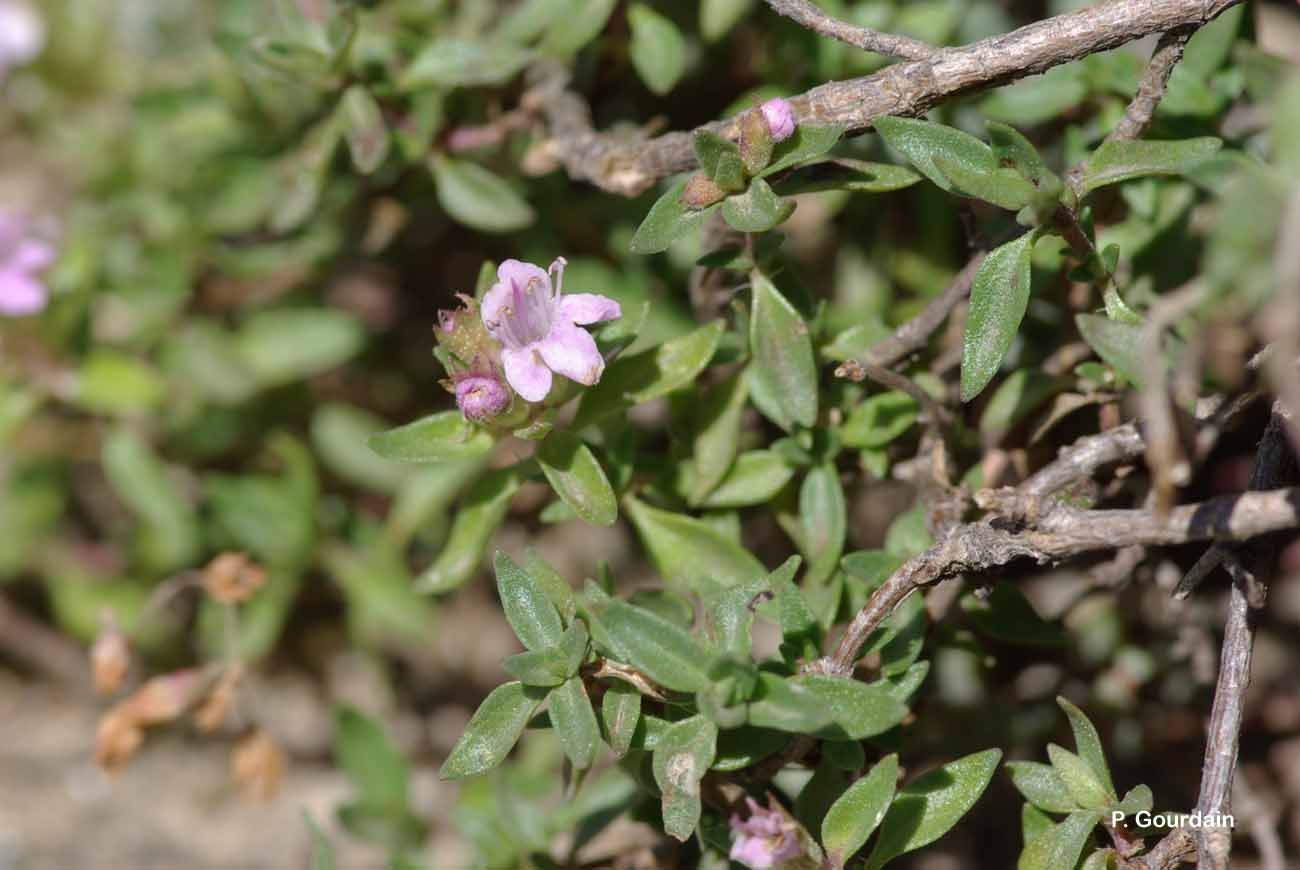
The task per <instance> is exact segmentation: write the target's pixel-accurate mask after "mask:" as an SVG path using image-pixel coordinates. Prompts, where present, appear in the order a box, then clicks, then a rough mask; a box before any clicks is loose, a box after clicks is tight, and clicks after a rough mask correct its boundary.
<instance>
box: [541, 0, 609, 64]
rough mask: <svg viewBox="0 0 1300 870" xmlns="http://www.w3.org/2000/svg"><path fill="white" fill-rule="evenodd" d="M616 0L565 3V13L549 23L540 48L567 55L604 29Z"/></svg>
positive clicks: (551, 53) (562, 55) (557, 54)
mask: <svg viewBox="0 0 1300 870" xmlns="http://www.w3.org/2000/svg"><path fill="white" fill-rule="evenodd" d="M616 3H617V0H583V2H581V3H573V4H568V6H569V8H568V10H567V12H568V14H566V15H562V16H561V17H560V18H559V20H558V21H556V22H555V23H554V24H553V25H551V28H550V30H548V31H547V33H546V36H545V38H544V39H543V40H542V45H541V49H542V51H543V52H545V53H547V54H550V55H556V56H559V57H569V56H570V55H572V54H574V53H576V52H577V51H578V50H579V49H581V48H583V47H584V46H586V45H587V43H589V42H591V41H592V40H593V39H595V38H596V37H597V36H599V35H600V33H601V31H602V30H604V29H605V24H606V22H608V21H609V16H610V14H611V13H613V11H614V6H615V5H616Z"/></svg>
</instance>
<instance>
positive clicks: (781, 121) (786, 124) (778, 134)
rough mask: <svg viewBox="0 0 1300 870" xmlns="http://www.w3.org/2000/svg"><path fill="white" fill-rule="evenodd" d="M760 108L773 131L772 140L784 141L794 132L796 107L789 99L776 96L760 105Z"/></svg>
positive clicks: (768, 126) (768, 127)
mask: <svg viewBox="0 0 1300 870" xmlns="http://www.w3.org/2000/svg"><path fill="white" fill-rule="evenodd" d="M758 110H759V111H760V112H762V113H763V117H764V118H765V119H766V120H767V129H768V130H770V131H772V141H774V142H782V141H784V140H786V139H789V138H790V137H791V136H792V135H793V134H794V107H792V106H791V105H790V101H789V100H783V99H781V98H780V97H775V98H774V99H771V100H768V101H767V102H766V103H764V104H763V105H761V106H759V107H758Z"/></svg>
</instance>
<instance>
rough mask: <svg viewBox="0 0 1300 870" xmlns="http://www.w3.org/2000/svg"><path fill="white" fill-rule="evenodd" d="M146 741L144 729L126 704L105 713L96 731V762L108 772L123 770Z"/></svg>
mask: <svg viewBox="0 0 1300 870" xmlns="http://www.w3.org/2000/svg"><path fill="white" fill-rule="evenodd" d="M143 742H144V730H143V729H142V728H141V727H140V724H139V723H138V722H137V721H136V720H135V717H134V716H132V715H131V713H130V711H129V710H127V709H126V707H125V706H124V705H120V704H119V705H118V706H116V707H114V708H113V709H112V710H109V711H108V712H107V713H105V714H104V715H103V716H102V717H100V720H99V727H98V728H97V729H96V731H95V764H97V765H99V767H101V768H102V769H103V770H105V771H107V772H108V773H116V772H117V771H119V770H121V769H122V768H123V767H124V766H125V765H126V763H127V762H128V761H130V760H131V756H133V755H135V752H136V750H137V749H139V748H140V744H141V743H143Z"/></svg>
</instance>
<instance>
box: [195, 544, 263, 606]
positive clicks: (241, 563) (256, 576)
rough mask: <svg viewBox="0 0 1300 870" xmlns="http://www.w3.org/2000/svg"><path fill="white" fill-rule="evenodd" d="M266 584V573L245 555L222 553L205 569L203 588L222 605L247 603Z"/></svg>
mask: <svg viewBox="0 0 1300 870" xmlns="http://www.w3.org/2000/svg"><path fill="white" fill-rule="evenodd" d="M265 583H266V572H265V571H264V570H262V568H261V567H259V566H258V565H257V564H255V563H254V562H253V560H252V559H250V558H248V556H247V554H245V553H222V554H221V555H219V556H217V557H216V558H215V559H213V560H212V561H211V562H209V563H208V565H207V567H206V568H204V569H203V588H204V589H205V590H207V593H208V595H210V596H212V598H213V599H214V600H216V601H220V602H221V603H222V604H238V603H240V602H244V601H247V600H248V599H249V598H251V597H252V596H253V593H254V592H256V591H257V590H258V589H260V588H261V587H262V586H263V585H264V584H265Z"/></svg>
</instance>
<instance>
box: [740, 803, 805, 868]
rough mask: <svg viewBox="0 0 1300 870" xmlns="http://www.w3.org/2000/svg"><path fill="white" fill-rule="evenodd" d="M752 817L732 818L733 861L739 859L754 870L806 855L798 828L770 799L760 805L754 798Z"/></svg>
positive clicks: (750, 807)
mask: <svg viewBox="0 0 1300 870" xmlns="http://www.w3.org/2000/svg"><path fill="white" fill-rule="evenodd" d="M745 803H746V804H748V805H749V818H748V819H746V820H745V821H743V822H742V821H741V820H740V817H739V816H736V815H733V816H732V817H731V834H732V836H733V837H734V840H733V842H732V844H731V860H733V861H739V862H740V863H741V864H744V865H745V866H746V867H749V868H751V870H769V868H771V867H775V866H777V865H778V864H780V863H782V862H784V861H789V860H790V859H791V858H798V857H799V856H800V855H802V854H803V847H802V846H800V845H799V828H798V826H797V825H796V824H795V823H794V822H793V821H791V820H790V817H789V816H787V815H786V814H785V811H784V810H782V809H781V807H780V805H778V804H777V803H776V801H775V800H772V799H771V798H769V799H768V804H769V806H768V807H761V806H759V805H758V802H757V801H755V800H754V799H753V798H751V797H747V798H745Z"/></svg>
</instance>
